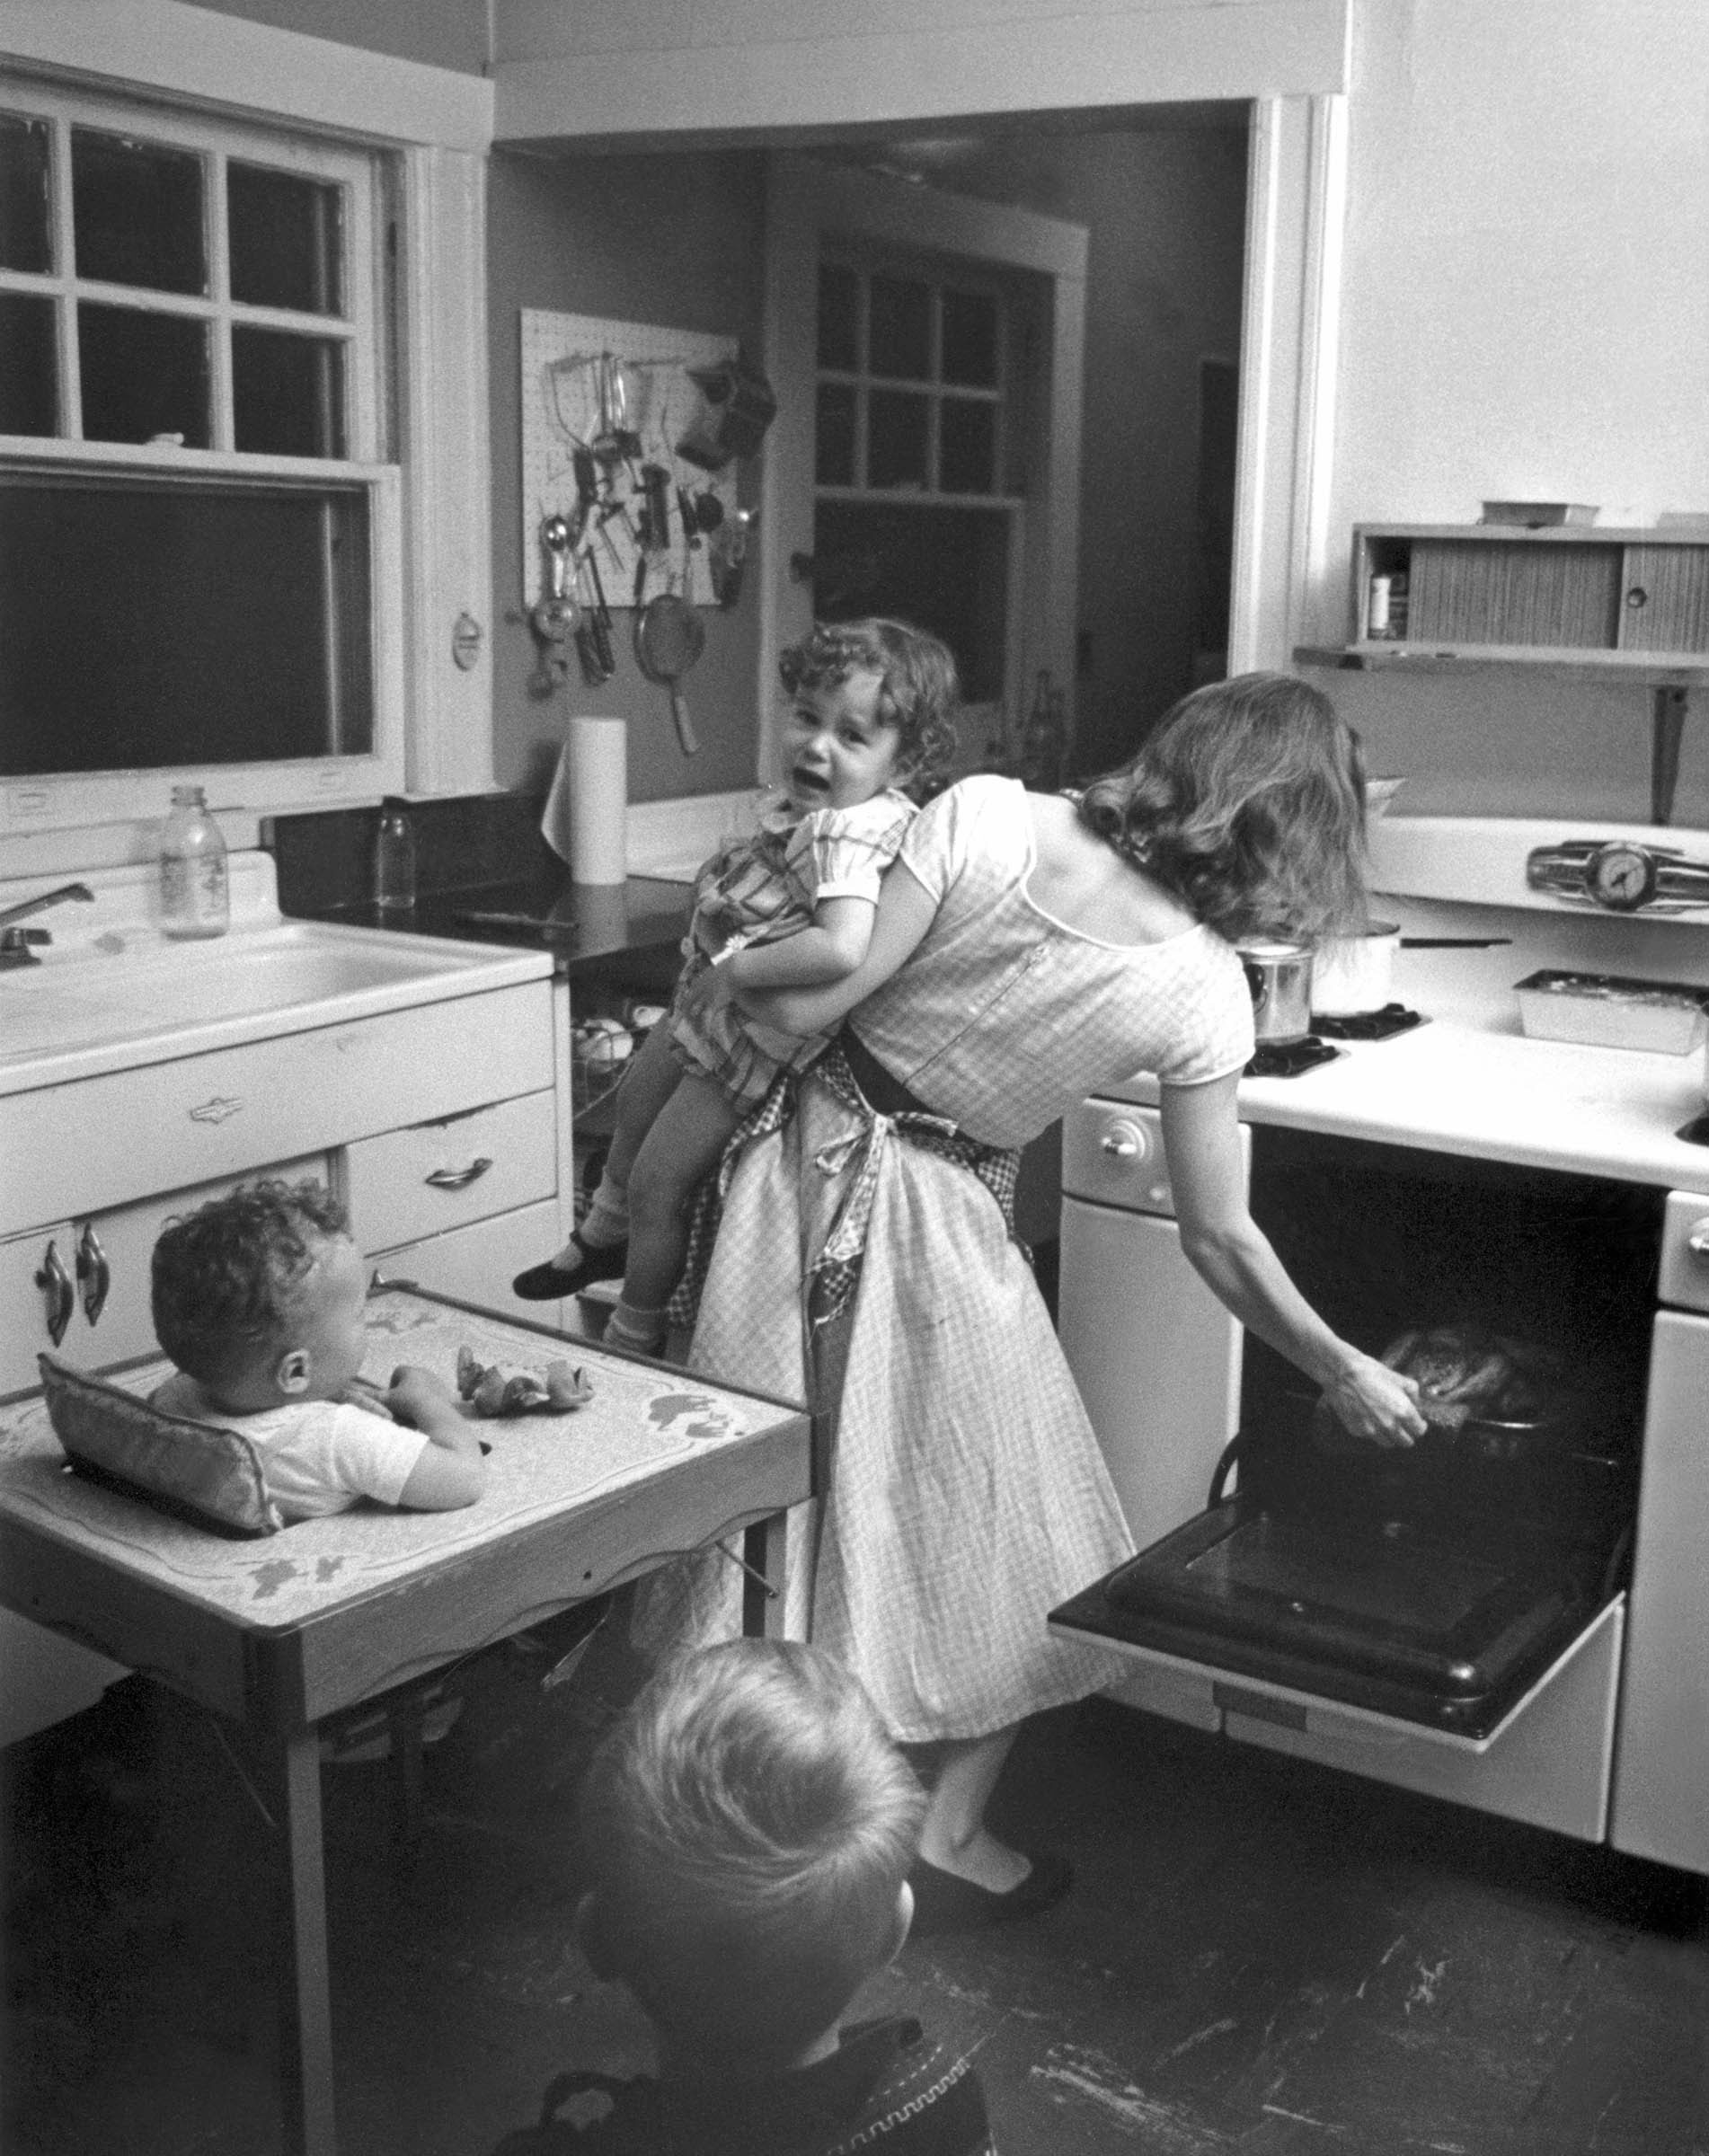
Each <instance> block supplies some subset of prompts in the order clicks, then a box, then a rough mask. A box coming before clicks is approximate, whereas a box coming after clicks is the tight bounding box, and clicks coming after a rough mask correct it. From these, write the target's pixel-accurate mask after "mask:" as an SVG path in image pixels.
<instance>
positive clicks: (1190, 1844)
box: [0, 1628, 1709, 2156]
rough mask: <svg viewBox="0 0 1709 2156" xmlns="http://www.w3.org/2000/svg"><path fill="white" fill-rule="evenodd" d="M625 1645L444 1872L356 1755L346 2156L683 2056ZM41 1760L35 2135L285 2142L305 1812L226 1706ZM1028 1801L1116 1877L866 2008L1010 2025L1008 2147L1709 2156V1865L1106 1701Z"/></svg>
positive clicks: (934, 1952)
mask: <svg viewBox="0 0 1709 2156" xmlns="http://www.w3.org/2000/svg"><path fill="white" fill-rule="evenodd" d="M614 1641H615V1635H614V1634H613V1633H612V1632H611V1630H610V1628H607V1632H606V1633H602V1634H601V1635H600V1637H599V1639H598V1641H597V1642H596V1648H595V1651H594V1652H593V1653H592V1654H591V1655H590V1656H589V1659H588V1662H587V1663H586V1665H584V1667H583V1669H582V1671H581V1673H580V1676H579V1677H578V1679H577V1681H576V1682H575V1683H573V1684H571V1685H569V1686H565V1687H560V1688H559V1689H558V1690H557V1691H555V1692H545V1693H543V1692H541V1691H540V1689H539V1687H538V1683H537V1675H538V1672H537V1670H536V1668H535V1667H533V1666H529V1665H527V1664H526V1663H525V1662H524V1661H522V1660H521V1659H520V1658H518V1657H514V1656H509V1655H503V1654H500V1655H497V1656H494V1657H489V1658H487V1659H486V1660H484V1661H483V1662H482V1663H480V1664H478V1665H475V1666H471V1667H470V1668H469V1669H468V1670H466V1671H465V1673H464V1676H465V1691H466V1704H465V1711H464V1714H463V1717H462V1719H461V1721H460V1722H459V1723H458V1725H457V1726H456V1728H455V1729H454V1730H453V1731H452V1732H451V1734H450V1735H449V1736H447V1737H446V1738H445V1740H444V1741H443V1743H441V1744H440V1745H438V1746H436V1747H435V1748H434V1749H433V1751H432V1752H431V1753H430V1754H429V1759H428V1763H427V1767H426V1781H427V1818H426V1826H425V1831H424V1833H423V1835H422V1837H421V1842H420V1844H419V1847H418V1850H417V1852H416V1854H415V1857H414V1859H413V1860H412V1861H409V1862H405V1861H402V1860H400V1859H399V1858H398V1856H397V1854H396V1853H395V1850H394V1845H393V1843H392V1841H391V1835H390V1828H391V1818H392V1815H391V1809H390V1795H391V1789H390V1780H389V1776H388V1773H387V1771H386V1769H385V1768H384V1767H383V1766H371V1765H370V1766H345V1767H340V1768H337V1769H332V1770H329V1771H328V1772H327V1773H326V1775H325V1777H324V1780H325V1784H326V1806H327V1840H328V1887H329V1901H330V1904H331V1910H332V1954H333V1961H334V1996H333V2019H334V2028H335V2033H336V2044H337V2062H338V2113H339V2125H340V2132H341V2148H342V2150H343V2151H344V2152H345V2156H487V2152H488V2151H489V2150H490V2149H491V2146H492V2144H493V2143H494V2142H495V2141H496V2140H497V2138H498V2137H499V2135H500V2134H501V2133H502V2132H503V2131H504V2130H505V2129H506V2128H508V2127H509V2126H512V2125H518V2124H520V2123H522V2122H523V2121H525V2120H526V2119H527V2118H529V2117H530V2116H532V2115H533V2114H534V2111H535V2109H536V2106H537V2103H538V2099H539V2093H540V2091H541V2090H542V2088H543V2087H544V2085H545V2082H546V2081H548V2080H549V2079H550V2078H551V2076H552V2075H553V2073H554V2072H558V2071H559V2070H560V2069H561V2068H562V2067H563V2066H565V2065H569V2064H584V2065H589V2066H597V2067H600V2068H603V2069H604V2070H605V2071H607V2072H633V2071H634V2070H636V2069H637V2068H640V2067H641V2066H642V2065H643V2064H644V2063H646V2060H647V2056H648V2045H647V2037H646V2031H645V2028H644V2026H643V2025H642V2022H641V2021H640V2019H639V2018H638V2017H637V2015H636V2013H635V2011H634V2010H633V2007H632V2006H631V2005H630V2004H629V2002H628V2001H627V2000H626V1998H625V1996H624V1994H623V1993H621V1992H620V1991H618V1990H615V1989H613V1988H611V1987H608V1986H605V1985H602V1984H598V1982H596V1981H595V1979H594V1978H593V1977H592V1976H591V1975H590V1974H589V1970H588V1969H587V1967H586V1966H585V1965H584V1964H583V1963H582V1962H581V1960H580V1957H579V1956H578V1954H577V1952H576V1949H575V1948H574V1947H573V1945H572V1944H571V1937H570V1916H571V1909H572V1907H573V1905H574V1902H575V1898H576V1892H577V1881H576V1876H575V1860H574V1852H573V1845H572V1840H571V1815H572V1808H573V1798H574V1791H575V1787H576V1782H577V1779H578V1777H579V1774H580V1769H581V1767H582V1765H583V1764H584V1763H585V1761H586V1759H587V1756H588V1754H589V1749H590V1746H591V1745H592V1743H593V1742H594V1741H595V1740H596V1739H597V1737H598V1733H599V1731H600V1729H601V1728H602V1727H604V1726H605V1724H606V1722H607V1719H608V1718H609V1715H610V1714H611V1713H612V1712H613V1711H615V1707H616V1705H617V1704H618V1703H619V1702H620V1701H621V1700H622V1699H623V1698H624V1696H626V1689H627V1687H628V1686H630V1685H631V1684H632V1683H633V1681H634V1677H635V1672H634V1670H633V1666H631V1665H629V1664H628V1662H627V1660H626V1657H624V1654H623V1652H622V1650H621V1648H620V1647H619V1646H617V1645H615V1643H614ZM994 1817H995V1819H996V1824H997V1825H999V1826H1000V1827H1002V1828H1003V1829H1005V1831H1006V1832H1007V1833H1009V1834H1010V1835H1011V1836H1012V1837H1014V1839H1016V1840H1018V1841H1021V1842H1024V1843H1042V1844H1046V1845H1049V1846H1052V1847H1056V1848H1059V1849H1062V1850H1065V1851H1067V1852H1068V1854H1069V1855H1070V1856H1071V1857H1072V1858H1073V1860H1074V1862H1075V1864H1076V1869H1077V1875H1078V1877H1077V1884H1076V1890H1075V1891H1074V1892H1073V1893H1072V1894H1071V1895H1070V1896H1069V1898H1068V1899H1067V1901H1066V1902H1065V1903H1063V1904H1061V1905H1060V1906H1059V1907H1058V1908H1057V1909H1055V1910H1053V1911H1051V1912H1050V1913H1048V1914H1047V1915H1045V1916H1043V1917H1041V1918H1038V1919H1036V1920H1033V1921H1032V1922H1028V1923H1025V1924H1017V1925H1014V1926H1013V1927H1009V1928H1005V1929H1004V1930H1002V1931H992V1932H989V1933H986V1934H983V1935H970V1936H962V1937H958V1938H942V1939H932V1940H918V1941H915V1942H911V1943H910V1944H909V1945H908V1947H907V1948H905V1949H904V1951H903V1954H902V1956H901V1957H900V1960H899V1962H898V1963H897V1965H896V1966H894V1967H893V1968H892V1969H890V1970H889V1971H887V1972H885V1973H884V1974H882V1975H880V1976H879V1977H877V1978H876V1979H874V1980H873V1982H872V1984H870V1985H869V1987H868V1988H867V1991H866V1993H864V1994H863V1997H862V1999H861V2001H859V2002H858V2005H859V2010H861V2011H864V2012H899V2011H904V2012H913V2013H917V2014H918V2015H919V2016H920V2017H921V2018H922V2019H924V2020H925V2021H926V2022H928V2023H929V2024H930V2025H931V2026H932V2027H933V2028H934V2029H935V2030H937V2031H939V2032H941V2033H942V2034H943V2035H944V2036H945V2037H952V2038H955V2039H957V2040H960V2041H961V2042H962V2043H964V2044H968V2045H974V2046H978V2063H979V2068H980V2072H981V2073H982V2076H983V2078H984V2081H985V2084H986V2088H987V2094H988V2097H989V2099H990V2103H991V2107H992V2110H993V2113H994V2116H995V2117H996V2125H997V2136H998V2146H999V2148H1000V2149H1001V2150H1002V2151H1003V2152H1004V2156H1133V2152H1139V2151H1157V2152H1164V2156H1212V2152H1218V2156H1220V2152H1232V2151H1237V2152H1241V2156H1284V2152H1285V2156H1399V2152H1413V2151H1418V2152H1427V2151H1428V2152H1436V2156H1510V2152H1511V2156H1709V2090H1706V2088H1705V2045H1706V2042H1709V1947H1706V1946H1705V1941H1704V1935H1703V1931H1702V1928H1701V1918H1702V1907H1703V1902H1702V1895H1701V1892H1700V1889H1699V1886H1698V1883H1697V1882H1696V1881H1692V1880H1687V1879H1686V1878H1683V1877H1681V1876H1680V1875H1678V1874H1675V1873H1671V1872H1668V1871H1664V1870H1661V1869H1658V1868H1655V1867H1652V1866H1649V1865H1644V1864H1639V1863H1636V1862H1634V1861H1631V1860H1625V1859H1623V1858H1620V1857H1617V1856H1615V1855H1612V1854H1611V1853H1609V1852H1607V1851H1602V1850H1596V1849H1589V1848H1586V1847H1583V1846H1581V1845H1579V1844H1576V1843H1572V1842H1565V1841H1563V1840H1561V1839H1560V1838H1558V1837H1556V1836H1554V1835H1551V1834H1547V1833H1541V1832H1538V1831H1536V1830H1534V1829H1530V1828H1526V1827H1521V1826H1516V1825H1509V1824H1504V1823H1502V1822H1500V1821H1496V1820H1492V1819H1488V1818H1484V1817H1482V1816H1478V1815H1474V1814H1472V1813H1469V1812H1466V1811H1464V1810H1462V1809H1459V1808H1457V1807H1448V1806H1445V1805H1441V1804H1438V1803H1435V1802H1433V1801H1431V1800H1429V1799H1425V1798H1413V1797H1410V1796H1407V1795H1404V1794H1401V1793H1398V1792H1395V1791H1393V1790H1390V1789H1385V1788H1383V1787H1381V1786H1380V1785H1378V1784H1376V1783H1370V1782H1364V1781H1359V1780H1352V1779H1350V1778H1346V1777H1342V1776H1340V1775H1337V1774H1335V1773H1334V1772H1331V1771H1328V1770H1319V1769H1316V1768H1313V1767H1309V1766H1302V1765H1300V1764H1298V1763H1291V1762H1288V1761H1284V1760H1280V1759H1274V1758H1270V1757H1266V1756H1264V1755H1262V1754H1258V1753H1254V1752H1252V1751H1249V1750H1246V1749H1244V1748H1243V1747H1241V1746H1238V1745H1232V1744H1228V1743H1226V1742H1225V1741H1223V1740H1220V1739H1218V1738H1212V1737H1208V1736H1200V1735H1199V1734H1197V1733H1195V1732H1192V1731H1191V1730H1187V1729H1184V1728H1178V1727H1174V1726H1173V1725H1171V1724H1168V1723H1164V1722H1160V1721H1156V1720H1153V1719H1147V1718H1142V1717H1139V1716H1136V1715H1134V1714H1132V1713H1130V1712H1129V1711H1128V1710H1124V1709H1120V1708H1117V1707H1115V1706H1113V1705H1111V1704H1110V1703H1109V1702H1106V1701H1091V1702H1087V1703H1086V1704H1085V1705H1083V1706H1081V1707H1078V1708H1076V1709H1072V1710H1064V1711H1062V1712H1059V1713H1056V1714H1052V1715H1049V1716H1046V1717H1043V1718H1041V1719H1040V1720H1039V1721H1038V1722H1036V1723H1035V1724H1033V1725H1032V1727H1029V1729H1028V1730H1027V1731H1026V1733H1025V1735H1024V1736H1023V1740H1022V1742H1021V1744H1020V1745H1019V1746H1018V1747H1017V1750H1016V1752H1015V1754H1014V1756H1013V1758H1012V1760H1011V1762H1010V1765H1009V1769H1008V1771H1007V1773H1006V1775H1005V1780H1004V1783H1003V1785H1002V1787H1001V1789H1000V1791H999V1796H998V1801H997V1807H996V1814H995V1815H994ZM268 1831H269V1830H268V1828H267V1826H266V1825H265V1823H264V1822H263V1820H262V1819H261V1816H260V1815H259V1814H258V1812H257V1811H256V1809H255V1807H254V1805H253V1803H252V1798H250V1796H249V1795H248V1793H247V1792H246V1789H245V1787H244V1780H243V1778H242V1776H241V1773H240V1772H238V1770H237V1767H236V1765H235V1762H234V1759H233V1757H232V1755H231V1754H230V1753H229V1752H228V1750H227V1748H226V1745H225V1743H224V1741H223V1740H222V1736H221V1734H220V1732H219V1731H218V1729H217V1727H216V1726H215V1724H214V1723H213V1722H212V1721H211V1720H210V1719H208V1717H206V1716H204V1715H202V1714H200V1713H199V1712H198V1711H196V1710H190V1709H189V1708H187V1707H185V1706H183V1705H182V1704H180V1703H178V1702H175V1701H173V1700H171V1699H170V1698H168V1697H166V1696H165V1695H164V1694H162V1693H160V1692H156V1691H155V1690H154V1689H153V1688H151V1687H149V1686H147V1685H146V1684H145V1683H142V1681H140V1680H135V1679H133V1680H130V1681H128V1682H127V1683H124V1684H122V1685H120V1686H118V1687H116V1688H115V1689H114V1690H113V1691H112V1692H110V1693H109V1694H108V1695H107V1697H106V1699H105V1700H104V1701H102V1704H101V1705H100V1706H99V1707H97V1708H95V1709H93V1710H91V1711H90V1712H89V1713H87V1714H85V1715H84V1716H81V1717H79V1718H77V1719H76V1720H75V1721H73V1722H70V1723H66V1724H62V1725H60V1726H59V1727H58V1728H56V1729H53V1730H49V1731H46V1732H44V1733H42V1734H41V1735H40V1736H38V1737H35V1738H32V1739H30V1740H29V1741H28V1742H27V1743H25V1744H24V1745H18V1746H14V1747H13V1749H12V1751H11V1752H10V1753H9V1754H6V1755H5V1756H4V1832H5V1842H4V1854H5V1869H6V1931H5V1948H6V1961H5V1975H6V1979H7V1993H8V2019H7V2034H6V2055H5V2060H4V2068H5V2071H4V2103H5V2109H4V2129H3V2132H0V2146H3V2147H4V2152H5V2156H68V2152H75V2156H190V2152H200V2156H270V2152H271V2151H273V2150H275V2149H276V2148H277V2147H278V2145H279V2138H278V2136H279V2128H278V2124H277V2116H276V2112H275V2107H274V2106H275V2099H274V2089H273V2081H272V2072H273V1993H272V1984H271V1972H270V1930H269V1923H268V1901H267V1879H268V1870H267V1864H268Z"/></svg>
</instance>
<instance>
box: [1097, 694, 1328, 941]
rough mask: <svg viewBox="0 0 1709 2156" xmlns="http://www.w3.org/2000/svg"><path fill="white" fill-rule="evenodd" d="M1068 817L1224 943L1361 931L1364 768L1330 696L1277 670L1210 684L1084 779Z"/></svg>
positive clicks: (1312, 938)
mask: <svg viewBox="0 0 1709 2156" xmlns="http://www.w3.org/2000/svg"><path fill="white" fill-rule="evenodd" d="M1079 811H1080V819H1081V821H1082V822H1083V823H1085V825H1086V826H1088V827H1089V828H1090V829H1092V830H1093V831H1095V832H1096V833H1097V835H1099V837H1100V838H1102V839H1104V840H1106V841H1107V842H1108V843H1109V844H1111V845H1112V846H1113V847H1114V848H1115V849H1116V851H1117V852H1118V853H1121V854H1123V855H1125V856H1126V857H1127V859H1128V860H1129V861H1131V862H1134V864H1135V865H1136V866H1137V867H1138V868H1140V869H1142V870H1144V871H1145V873H1146V874H1147V876H1150V877H1152V878H1153V879H1155V880H1156V882H1158V883H1160V884H1162V885H1163V886H1164V888H1166V889H1168V890H1171V891H1173V893H1174V894H1175V896H1176V897H1178V898H1180V899H1181V900H1182V904H1183V905H1185V906H1188V907H1189V908H1190V909H1191V912H1192V913H1193V914H1194V915H1196V916H1197V917H1198V919H1200V921H1202V922H1204V923H1206V924H1207V925H1208V926H1209V927H1211V928H1214V929H1215V930H1216V931H1217V932H1218V934H1219V935H1222V936H1224V937H1226V939H1227V940H1228V941H1230V942H1237V941H1244V940H1246V939H1249V938H1252V937H1255V936H1277V937H1286V938H1288V939H1290V940H1293V941H1302V942H1315V941H1319V940H1320V939H1322V938H1323V937H1325V936H1333V935H1347V934H1351V933H1354V932H1357V931H1358V930H1359V928H1361V927H1362V926H1363V925H1364V923H1365V921H1366V919H1367V915H1368V893H1367V888H1366V881H1365V768H1364V764H1363V762H1362V760H1361V758H1360V756H1359V737H1358V735H1357V734H1355V733H1354V731H1353V729H1352V728H1351V727H1350V726H1349V725H1348V724H1347V722H1346V720H1343V719H1342V717H1341V716H1340V714H1339V713H1338V712H1337V711H1336V710H1335V707H1334V705H1333V704H1332V703H1331V702H1330V701H1329V699H1328V698H1327V697H1326V696H1324V695H1323V694H1321V693H1320V692H1319V691H1318V690H1316V689H1315V688H1312V687H1311V686H1310V685H1308V684H1306V682H1303V681H1297V680H1296V679H1295V678H1294V677H1293V676H1292V675H1288V674H1241V675H1236V676H1235V678H1234V679H1233V680H1232V681H1218V682H1212V683H1210V684H1209V685H1208V686H1206V687H1204V688H1202V689H1195V690H1194V691H1193V692H1192V694H1191V695H1190V696H1183V697H1182V700H1181V702H1179V703H1177V704H1175V705H1174V706H1173V708H1172V709H1171V710H1169V711H1166V712H1165V713H1164V716H1163V717H1162V719H1160V720H1158V722H1157V725H1156V729H1154V730H1153V732H1152V733H1151V734H1150V736H1149V737H1148V738H1147V740H1146V743H1145V745H1144V747H1142V748H1141V749H1140V750H1139V753H1138V755H1136V756H1135V757H1134V758H1133V759H1132V761H1131V762H1130V763H1129V764H1124V765H1123V766H1122V768H1121V769H1120V771H1114V772H1111V773H1109V774H1108V775H1107V776H1106V777H1104V778H1102V779H1094V781H1093V782H1092V783H1091V784H1090V785H1088V786H1087V787H1086V789H1085V792H1084V793H1083V794H1082V795H1081V797H1080V803H1079Z"/></svg>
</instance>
